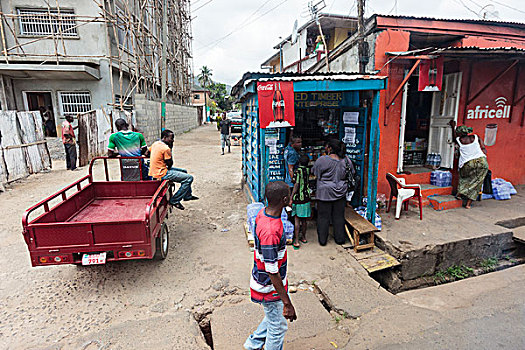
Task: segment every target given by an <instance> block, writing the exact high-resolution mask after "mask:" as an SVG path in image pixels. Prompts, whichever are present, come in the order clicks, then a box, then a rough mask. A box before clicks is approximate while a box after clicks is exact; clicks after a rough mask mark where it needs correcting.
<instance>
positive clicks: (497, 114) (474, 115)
mask: <svg viewBox="0 0 525 350" xmlns="http://www.w3.org/2000/svg"><path fill="white" fill-rule="evenodd" d="M494 104H495V105H496V107H495V108H489V106H485V108H482V107H481V106H476V107H475V108H470V109H467V119H494V118H497V119H508V118H509V117H510V105H508V104H507V99H506V98H505V97H503V96H500V97H498V98H496V99H495V100H494Z"/></svg>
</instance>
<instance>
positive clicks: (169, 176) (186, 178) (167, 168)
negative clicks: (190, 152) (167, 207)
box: [149, 129, 199, 210]
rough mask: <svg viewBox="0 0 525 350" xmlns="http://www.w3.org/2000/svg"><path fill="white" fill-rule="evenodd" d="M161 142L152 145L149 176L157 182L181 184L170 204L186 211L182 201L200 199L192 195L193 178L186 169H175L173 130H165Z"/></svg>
mask: <svg viewBox="0 0 525 350" xmlns="http://www.w3.org/2000/svg"><path fill="white" fill-rule="evenodd" d="M160 137H161V139H160V141H156V142H155V143H153V145H151V147H150V149H149V152H150V169H149V176H151V177H153V178H154V179H155V180H168V181H170V182H178V183H180V187H179V190H178V191H177V192H176V193H175V194H174V195H173V196H172V197H171V198H170V204H171V205H173V206H174V207H175V208H177V209H180V210H184V206H183V205H182V204H181V201H182V200H185V201H192V200H196V199H199V198H198V197H195V196H194V195H192V192H191V184H192V183H193V176H191V175H190V174H188V172H187V171H186V170H185V169H180V168H173V158H172V153H171V149H172V148H173V141H174V140H175V134H173V131H171V130H168V129H166V130H163V131H162V134H161V136H160Z"/></svg>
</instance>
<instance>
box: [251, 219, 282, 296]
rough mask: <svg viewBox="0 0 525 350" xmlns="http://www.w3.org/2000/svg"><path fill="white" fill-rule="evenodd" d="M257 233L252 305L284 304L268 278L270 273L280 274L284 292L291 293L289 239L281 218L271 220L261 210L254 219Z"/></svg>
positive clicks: (252, 280)
mask: <svg viewBox="0 0 525 350" xmlns="http://www.w3.org/2000/svg"><path fill="white" fill-rule="evenodd" d="M254 231H255V234H254V235H253V236H254V243H255V249H254V251H253V259H254V263H253V269H252V276H251V278H250V290H251V297H252V301H254V302H256V303H260V302H262V301H278V300H281V298H280V297H279V294H277V292H276V291H275V288H274V286H273V284H272V281H271V280H270V276H269V273H272V274H275V273H277V272H279V274H280V275H281V278H282V280H283V285H284V288H285V289H286V290H288V282H287V279H286V267H287V254H286V236H285V235H284V229H283V223H282V221H281V218H280V217H276V216H270V215H268V214H266V212H265V209H261V211H260V212H259V214H257V217H256V218H255V229H254Z"/></svg>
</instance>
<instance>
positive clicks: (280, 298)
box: [244, 181, 297, 350]
mask: <svg viewBox="0 0 525 350" xmlns="http://www.w3.org/2000/svg"><path fill="white" fill-rule="evenodd" d="M265 196H266V200H267V201H268V205H267V206H266V208H264V209H262V210H261V211H260V212H259V214H258V215H257V218H256V219H255V229H254V231H255V232H254V241H255V250H254V264H253V269H252V275H251V278H250V290H251V297H252V301H254V302H256V303H260V304H262V306H263V308H264V319H263V320H262V322H261V323H260V324H259V327H257V329H256V330H255V332H253V333H252V334H251V335H250V336H249V337H248V339H246V342H245V343H244V348H245V349H248V350H254V349H262V347H263V346H264V349H265V350H281V349H282V348H283V343H284V335H285V333H286V331H287V329H288V324H287V322H286V319H288V320H290V322H293V321H294V320H296V319H297V316H296V314H295V309H294V307H293V305H292V302H291V300H290V297H289V296H288V292H287V291H288V282H287V279H286V267H287V254H286V236H285V235H284V228H283V223H282V221H281V212H282V210H283V208H284V207H285V206H287V205H290V188H289V187H288V185H287V184H286V183H284V182H282V181H276V182H270V183H269V184H268V185H267V186H266V191H265Z"/></svg>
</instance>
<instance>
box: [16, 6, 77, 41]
mask: <svg viewBox="0 0 525 350" xmlns="http://www.w3.org/2000/svg"><path fill="white" fill-rule="evenodd" d="M17 11H18V15H19V23H20V34H22V35H36V36H46V35H53V34H56V35H60V34H61V35H62V36H64V37H78V33H77V28H76V21H75V17H74V14H75V12H74V11H73V10H67V9H60V11H58V9H27V8H26V9H17Z"/></svg>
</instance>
